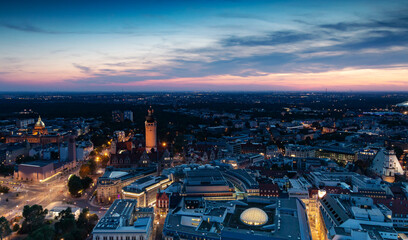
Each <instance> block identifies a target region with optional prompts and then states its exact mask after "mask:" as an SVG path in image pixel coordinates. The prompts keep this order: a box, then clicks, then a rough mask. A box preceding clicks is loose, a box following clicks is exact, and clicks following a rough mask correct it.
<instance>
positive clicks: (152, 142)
mask: <svg viewBox="0 0 408 240" xmlns="http://www.w3.org/2000/svg"><path fill="white" fill-rule="evenodd" d="M147 113H148V114H147V116H146V121H145V127H146V151H147V152H150V151H151V150H152V149H154V150H157V122H156V120H155V119H154V117H153V109H152V108H150V109H149V110H147Z"/></svg>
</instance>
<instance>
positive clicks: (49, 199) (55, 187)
mask: <svg viewBox="0 0 408 240" xmlns="http://www.w3.org/2000/svg"><path fill="white" fill-rule="evenodd" d="M78 171H79V167H77V168H75V169H73V170H71V171H68V172H65V173H62V174H60V175H59V176H57V177H56V178H55V179H51V180H49V181H47V182H45V183H26V182H19V181H15V180H14V179H12V178H0V182H2V183H1V184H2V185H3V186H7V187H9V188H10V193H7V194H2V195H0V216H4V217H6V218H7V219H12V218H14V217H16V216H19V215H21V214H22V210H23V208H24V206H25V205H34V204H38V205H41V206H43V207H44V208H45V207H46V206H48V205H50V204H51V203H55V202H60V203H69V204H73V205H75V206H78V207H80V208H85V207H87V208H89V210H90V211H91V212H93V213H97V214H98V216H102V215H103V214H104V212H105V211H106V210H103V209H101V208H100V207H97V206H94V205H92V204H91V202H90V201H89V197H90V196H91V195H92V193H93V192H94V191H95V188H96V181H94V182H95V186H93V187H91V188H90V189H88V190H86V191H85V194H84V195H83V196H82V197H81V198H72V197H71V196H70V195H69V193H68V187H67V182H68V177H69V176H70V175H71V174H78Z"/></svg>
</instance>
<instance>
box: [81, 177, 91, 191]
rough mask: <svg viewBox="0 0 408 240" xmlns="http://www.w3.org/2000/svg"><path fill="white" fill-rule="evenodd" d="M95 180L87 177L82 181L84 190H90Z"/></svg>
mask: <svg viewBox="0 0 408 240" xmlns="http://www.w3.org/2000/svg"><path fill="white" fill-rule="evenodd" d="M92 182H93V180H92V178H90V177H85V178H83V179H81V183H82V189H84V190H85V189H88V188H89V187H90V186H91V184H92Z"/></svg>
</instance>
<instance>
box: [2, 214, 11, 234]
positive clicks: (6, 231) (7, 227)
mask: <svg viewBox="0 0 408 240" xmlns="http://www.w3.org/2000/svg"><path fill="white" fill-rule="evenodd" d="M10 233H11V229H10V223H9V221H8V220H7V219H6V218H5V217H1V218H0V239H3V237H6V236H8V235H9V234H10Z"/></svg>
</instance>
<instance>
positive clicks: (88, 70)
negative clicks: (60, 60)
mask: <svg viewBox="0 0 408 240" xmlns="http://www.w3.org/2000/svg"><path fill="white" fill-rule="evenodd" d="M72 65H73V66H74V67H76V68H78V69H79V70H81V72H83V73H90V72H91V68H89V67H86V66H82V65H79V64H76V63H73V64H72Z"/></svg>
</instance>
